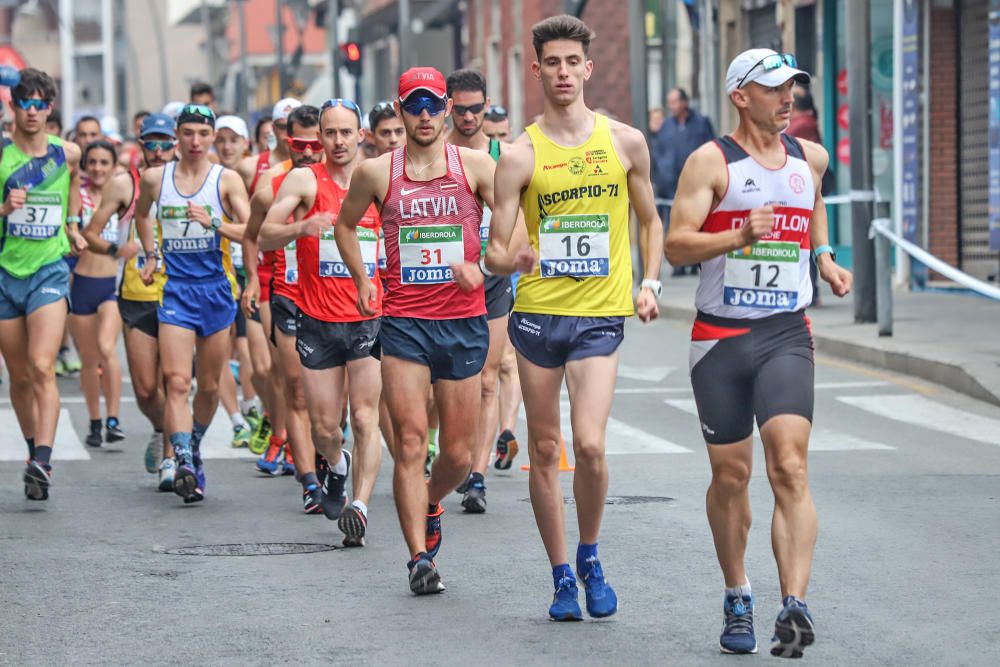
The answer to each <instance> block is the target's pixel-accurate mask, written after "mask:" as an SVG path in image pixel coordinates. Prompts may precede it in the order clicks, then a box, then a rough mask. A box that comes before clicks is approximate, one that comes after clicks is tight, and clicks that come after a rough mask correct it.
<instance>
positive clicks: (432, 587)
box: [406, 553, 444, 595]
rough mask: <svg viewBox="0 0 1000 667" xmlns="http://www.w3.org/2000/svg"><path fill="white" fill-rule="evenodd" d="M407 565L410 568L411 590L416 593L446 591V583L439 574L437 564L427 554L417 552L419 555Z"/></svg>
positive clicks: (426, 593) (428, 593)
mask: <svg viewBox="0 0 1000 667" xmlns="http://www.w3.org/2000/svg"><path fill="white" fill-rule="evenodd" d="M406 567H407V569H409V570H410V590H411V591H413V593H414V594H415V595H430V594H432V593H443V592H444V583H443V582H442V581H441V575H440V574H438V571H437V566H436V565H434V561H433V560H431V558H430V556H428V555H427V554H425V553H419V554H417V557H416V558H414V559H413V560H411V561H410V562H409V563H407V564H406Z"/></svg>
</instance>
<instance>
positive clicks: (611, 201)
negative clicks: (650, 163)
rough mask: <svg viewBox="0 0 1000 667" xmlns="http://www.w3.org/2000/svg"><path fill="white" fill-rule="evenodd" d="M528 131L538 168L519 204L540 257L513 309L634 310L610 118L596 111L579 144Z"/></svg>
mask: <svg viewBox="0 0 1000 667" xmlns="http://www.w3.org/2000/svg"><path fill="white" fill-rule="evenodd" d="M525 132H527V133H528V136H529V137H530V138H531V143H532V145H533V146H534V150H535V170H534V172H533V173H532V175H531V183H529V184H528V187H527V188H526V189H525V191H524V193H523V194H522V195H521V208H522V209H524V220H525V223H526V224H527V227H528V237H529V238H530V240H531V245H532V247H533V248H534V249H535V252H536V253H538V259H539V261H538V267H537V268H536V269H535V271H534V273H532V274H530V275H523V276H521V279H520V280H519V281H518V283H517V299H516V302H515V304H514V310H516V311H519V312H522V313H540V314H545V315H570V316H578V317H613V316H629V315H632V313H633V308H632V253H631V250H630V248H629V235H628V217H629V204H628V180H627V174H626V172H625V168H624V167H623V166H622V163H621V161H620V160H619V159H618V155H617V153H615V148H614V145H613V144H612V143H611V132H610V130H609V127H608V119H607V117H606V116H602V115H600V114H597V115H596V116H595V119H594V132H593V134H591V136H590V139H588V140H587V141H586V142H585V143H584V144H582V145H580V146H574V147H567V146H560V145H559V144H557V143H555V142H554V141H552V140H551V139H549V138H548V137H546V136H545V135H544V134H543V133H542V131H541V129H540V128H539V127H538V125H530V126H529V127H528V128H527V129H526V130H525Z"/></svg>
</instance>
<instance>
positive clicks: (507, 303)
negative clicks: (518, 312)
mask: <svg viewBox="0 0 1000 667" xmlns="http://www.w3.org/2000/svg"><path fill="white" fill-rule="evenodd" d="M483 286H484V288H485V292H486V319H488V320H495V319H498V318H501V317H507V316H508V315H510V311H511V309H512V308H513V307H514V288H513V286H511V283H510V278H509V277H508V276H486V281H485V283H484V284H483Z"/></svg>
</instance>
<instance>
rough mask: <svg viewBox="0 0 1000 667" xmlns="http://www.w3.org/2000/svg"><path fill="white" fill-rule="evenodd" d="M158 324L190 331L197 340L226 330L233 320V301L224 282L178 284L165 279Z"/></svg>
mask: <svg viewBox="0 0 1000 667" xmlns="http://www.w3.org/2000/svg"><path fill="white" fill-rule="evenodd" d="M156 316H157V318H158V319H159V321H160V324H172V325H174V326H178V327H182V328H184V329H191V330H193V331H194V332H195V335H197V336H198V337H199V338H206V337H208V336H211V335H212V334H214V333H216V332H219V331H222V330H223V329H228V328H229V327H230V326H232V324H233V321H234V320H235V319H236V300H235V299H234V298H233V286H232V285H231V284H230V283H229V281H228V280H226V279H222V280H218V281H210V282H180V281H178V280H176V279H175V278H168V279H167V282H166V284H165V285H164V286H163V296H162V297H161V301H160V308H159V310H157V312H156Z"/></svg>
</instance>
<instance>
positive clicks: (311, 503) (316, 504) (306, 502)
mask: <svg viewBox="0 0 1000 667" xmlns="http://www.w3.org/2000/svg"><path fill="white" fill-rule="evenodd" d="M302 511H303V512H305V513H306V514H322V513H323V491H322V490H321V489H320V488H319V487H318V486H317V485H315V484H310V485H309V486H307V487H306V488H305V489H303V490H302Z"/></svg>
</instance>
